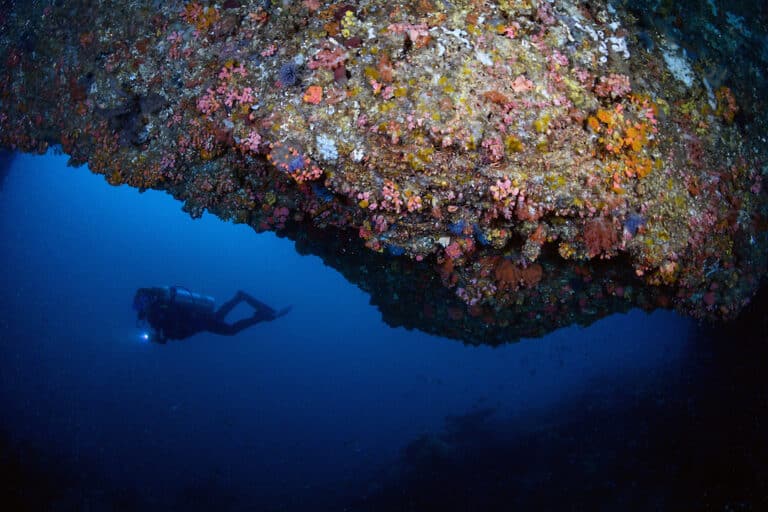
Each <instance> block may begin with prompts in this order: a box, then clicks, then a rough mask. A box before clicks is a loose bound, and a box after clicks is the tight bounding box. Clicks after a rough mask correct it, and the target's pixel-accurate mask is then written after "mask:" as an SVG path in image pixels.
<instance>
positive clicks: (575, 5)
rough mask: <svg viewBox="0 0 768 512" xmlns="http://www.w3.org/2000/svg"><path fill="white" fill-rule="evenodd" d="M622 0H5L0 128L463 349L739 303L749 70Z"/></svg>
mask: <svg viewBox="0 0 768 512" xmlns="http://www.w3.org/2000/svg"><path fill="white" fill-rule="evenodd" d="M662 4H664V5H666V4H665V3H662ZM628 8H630V7H625V6H623V5H622V4H621V3H620V2H619V3H616V4H615V5H614V4H611V3H607V2H602V1H597V2H590V3H587V4H585V3H583V2H577V1H575V0H563V1H558V2H550V1H546V0H502V1H498V2H491V1H482V0H457V1H454V2H450V3H449V2H442V1H440V0H421V1H419V2H399V1H395V2H381V1H378V0H361V1H359V2H350V3H344V2H327V1H320V0H304V1H301V2H299V1H289V2H259V1H249V0H227V1H225V2H203V1H190V2H181V1H169V2H162V3H160V4H149V3H146V2H138V1H133V2H131V1H129V2H116V1H108V0H100V1H95V2H77V1H73V2H64V3H56V2H55V3H53V4H52V5H46V6H36V5H27V6H15V7H14V8H13V9H12V10H10V11H8V12H7V13H5V14H3V15H2V18H0V24H1V26H2V31H1V32H0V49H1V50H2V51H0V55H3V56H4V58H3V61H2V62H0V145H1V146H3V147H5V148H9V149H16V150H22V151H37V152H44V151H46V150H47V149H49V147H51V146H54V145H56V148H60V150H61V151H63V152H65V153H67V154H68V155H70V156H71V163H72V164H73V165H80V164H88V166H89V168H90V169H91V171H93V172H95V173H99V174H102V175H104V176H105V178H106V179H107V180H108V181H109V183H111V184H115V185H117V184H128V185H130V186H133V187H137V188H140V189H149V188H152V189H159V190H165V191H168V192H169V193H171V194H173V196H174V197H176V198H178V199H179V200H181V201H183V202H184V209H185V210H186V211H187V212H189V213H190V215H193V216H199V215H201V214H202V213H203V211H209V212H211V213H213V214H216V215H218V216H220V217H221V218H223V219H226V220H232V221H234V222H239V223H248V224H250V225H251V226H253V228H254V229H255V230H257V231H263V230H276V231H278V232H279V233H282V234H284V235H286V236H290V237H292V238H293V239H295V240H297V244H299V245H302V246H304V247H305V248H306V247H311V250H312V251H313V252H315V253H318V254H323V255H324V257H325V258H326V260H327V261H332V263H331V264H333V265H334V266H335V267H336V268H338V269H339V270H340V271H341V272H342V273H344V274H345V275H346V276H347V277H348V278H350V279H351V280H352V281H354V282H357V283H358V284H360V286H362V287H364V288H365V289H367V290H368V291H369V292H370V293H371V294H372V295H373V296H374V302H376V303H377V304H378V305H379V307H380V308H381V309H382V311H383V313H384V315H385V318H387V319H388V321H390V322H391V323H394V324H402V325H407V326H409V327H415V328H420V329H424V330H427V331H429V332H436V333H439V334H443V335H448V336H452V337H456V338H459V339H463V340H465V341H472V342H489V343H497V342H500V341H506V340H511V339H514V338H516V337H519V336H532V335H539V334H542V333H544V332H546V331H547V330H550V329H553V328H556V327H558V326H560V325H566V324H567V323H570V322H582V323H587V322H590V321H592V320H594V319H595V318H597V317H599V316H601V315H604V314H608V313H610V312H611V311H622V310H626V309H629V308H631V307H638V306H639V307H643V308H645V309H649V310H650V309H653V308H657V307H664V308H675V309H677V310H678V311H681V312H683V313H685V314H688V315H692V316H694V317H696V318H701V319H710V320H722V319H726V320H728V319H732V318H735V316H736V315H737V314H738V312H739V311H740V310H741V309H742V308H743V306H744V305H745V304H747V303H748V301H749V299H750V297H751V296H752V295H753V294H754V292H755V290H756V289H757V287H758V285H759V282H760V280H761V278H762V277H763V276H764V274H765V270H766V254H768V251H766V244H767V243H768V240H767V239H766V230H765V225H766V215H767V214H768V211H767V210H766V205H767V203H766V195H765V192H764V191H763V187H762V180H763V178H764V175H765V174H766V173H768V164H767V163H766V162H768V160H767V159H766V152H767V151H768V149H767V147H768V144H767V143H766V138H765V133H766V128H767V127H766V108H765V107H766V104H765V102H766V98H765V95H764V93H765V91H766V87H765V85H764V83H763V82H761V81H760V80H759V78H760V77H759V76H758V75H759V72H758V71H755V70H754V69H753V68H752V67H748V66H744V67H743V68H742V69H741V70H738V69H737V70H730V71H729V73H730V75H729V77H725V78H724V75H723V72H722V71H720V70H721V68H722V66H721V63H722V62H725V61H727V60H728V59H730V58H732V56H731V55H730V54H726V53H723V52H725V51H726V50H727V49H726V48H723V45H719V43H718V44H711V45H709V47H706V44H707V41H701V42H700V44H701V45H702V47H703V48H705V49H704V50H699V53H701V54H704V52H705V51H706V52H707V53H706V59H705V58H703V57H699V58H694V57H692V56H691V55H690V50H689V48H686V47H685V46H684V44H685V42H686V41H687V40H686V39H685V38H683V37H677V36H679V34H680V31H681V30H683V29H684V28H685V27H681V26H680V25H682V23H683V22H682V20H680V21H679V22H678V21H677V20H675V21H674V23H671V24H670V27H671V28H668V27H666V26H665V25H664V23H663V20H665V19H670V18H674V16H675V13H668V12H662V11H663V9H665V8H664V7H658V6H657V10H656V11H653V10H652V9H651V8H650V7H649V8H648V9H646V10H643V9H638V7H637V6H636V5H633V6H632V7H631V8H632V9H634V10H633V11H628V10H626V9H628ZM701 16H702V19H708V20H709V21H708V22H707V23H710V25H711V26H712V27H713V30H721V31H725V30H726V29H728V27H730V30H732V31H733V30H735V29H734V27H735V24H734V20H739V22H740V23H741V24H743V23H744V20H743V19H740V18H734V16H736V15H735V14H733V13H731V16H730V17H726V15H725V14H723V13H720V14H719V15H718V14H713V13H708V12H705V13H703V14H702V15H701ZM707 16H708V18H707ZM651 19H652V20H654V24H653V26H651V25H650V23H649V22H648V20H651ZM659 20H661V21H659ZM759 20H760V23H762V22H763V21H764V20H763V19H762V18H759ZM691 23H693V22H691ZM702 23H704V22H702ZM755 24H758V21H755ZM718 27H719V28H718ZM764 28H765V27H761V26H756V25H752V26H751V27H749V30H746V31H745V30H744V29H741V30H740V31H739V34H738V37H740V38H742V40H746V39H745V38H752V39H749V40H754V41H761V39H760V37H762V36H761V33H763V32H764ZM675 30H677V32H675ZM707 30H709V28H707ZM701 33H702V34H704V35H705V36H704V38H705V39H706V34H708V33H709V32H706V31H702V32H701ZM676 37H677V38H676ZM734 37H736V36H734ZM756 44H759V43H756ZM743 47H744V45H742V46H734V49H733V50H734V51H738V49H739V48H743ZM718 52H720V53H718ZM755 58H760V57H759V56H756V57H755ZM739 73H742V74H741V75H739ZM729 78H730V79H729ZM739 79H740V80H739ZM763 80H764V79H763ZM750 85H751V86H750ZM337 240H343V241H344V245H341V246H339V245H337V243H335V242H336V241H337ZM310 241H311V242H310ZM328 247H334V248H337V249H338V250H339V252H340V254H336V255H333V254H330V253H329V252H328V250H327V248H328ZM379 268H384V269H385V272H384V274H381V273H380V270H378V269H379ZM363 271H364V272H363ZM369 271H370V272H372V273H374V274H376V273H377V272H378V273H379V275H377V276H376V277H373V276H371V275H367V272H369ZM365 283H367V284H365ZM387 294H394V296H395V297H397V302H398V303H399V304H394V303H392V300H391V299H390V298H387V297H388V295H387Z"/></svg>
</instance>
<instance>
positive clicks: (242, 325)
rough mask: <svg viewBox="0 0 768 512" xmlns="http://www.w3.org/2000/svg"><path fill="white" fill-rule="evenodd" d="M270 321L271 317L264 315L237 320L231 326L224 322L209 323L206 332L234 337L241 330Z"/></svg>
mask: <svg viewBox="0 0 768 512" xmlns="http://www.w3.org/2000/svg"><path fill="white" fill-rule="evenodd" d="M271 319H272V316H267V315H266V314H264V315H256V314H254V315H253V316H251V317H248V318H243V319H242V320H238V321H237V322H235V323H233V324H228V323H226V322H221V321H218V322H211V324H210V325H209V326H208V328H207V329H206V330H207V331H208V332H212V333H214V334H221V335H222V336H234V335H235V334H237V333H239V332H240V331H242V330H243V329H247V328H249V327H251V326H252V325H256V324H258V323H259V322H263V321H265V320H271Z"/></svg>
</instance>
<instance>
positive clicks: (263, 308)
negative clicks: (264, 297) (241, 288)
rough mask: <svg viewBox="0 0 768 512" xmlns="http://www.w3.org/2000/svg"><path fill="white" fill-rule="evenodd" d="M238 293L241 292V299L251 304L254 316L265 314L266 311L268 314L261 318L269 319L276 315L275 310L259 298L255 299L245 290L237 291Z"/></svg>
mask: <svg viewBox="0 0 768 512" xmlns="http://www.w3.org/2000/svg"><path fill="white" fill-rule="evenodd" d="M238 293H239V294H241V297H242V300H244V301H245V302H247V303H248V305H249V306H251V307H252V308H253V309H254V313H253V316H254V317H257V316H260V315H265V314H267V313H268V314H269V315H268V316H267V317H265V318H263V320H269V319H271V318H272V317H274V316H275V315H277V311H275V310H274V309H272V308H271V307H269V306H267V305H266V304H264V303H263V302H261V301H260V300H257V299H255V298H253V297H251V296H250V295H248V294H247V293H245V292H238Z"/></svg>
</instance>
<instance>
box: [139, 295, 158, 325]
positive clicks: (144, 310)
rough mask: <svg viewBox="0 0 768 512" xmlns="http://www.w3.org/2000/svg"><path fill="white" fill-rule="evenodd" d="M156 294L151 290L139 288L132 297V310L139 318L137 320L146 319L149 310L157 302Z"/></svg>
mask: <svg viewBox="0 0 768 512" xmlns="http://www.w3.org/2000/svg"><path fill="white" fill-rule="evenodd" d="M157 298H158V297H157V294H156V293H155V291H154V289H153V288H139V289H138V290H136V295H134V296H133V309H134V311H136V313H137V315H138V316H139V320H144V319H146V318H147V314H148V312H149V309H150V308H151V307H152V304H154V303H155V301H156V300H157Z"/></svg>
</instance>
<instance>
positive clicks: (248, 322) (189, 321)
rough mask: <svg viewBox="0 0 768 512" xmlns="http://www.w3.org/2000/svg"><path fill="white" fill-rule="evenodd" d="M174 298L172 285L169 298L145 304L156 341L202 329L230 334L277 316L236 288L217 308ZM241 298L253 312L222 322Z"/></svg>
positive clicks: (173, 338) (182, 337)
mask: <svg viewBox="0 0 768 512" xmlns="http://www.w3.org/2000/svg"><path fill="white" fill-rule="evenodd" d="M174 298H175V289H174V288H171V298H170V300H168V301H155V302H153V303H152V304H150V305H149V307H148V308H147V311H146V319H147V321H148V322H149V325H151V326H152V327H153V328H154V329H155V332H156V335H157V336H156V340H155V341H158V342H159V343H165V342H166V341H167V340H169V339H170V340H182V339H185V338H189V337H190V336H192V335H193V334H197V333H199V332H203V331H208V332H212V333H214V334H221V335H224V336H233V335H235V334H237V333H239V332H240V331H242V330H243V329H247V328H248V327H251V326H252V325H254V324H257V323H259V322H264V321H267V320H274V319H275V318H277V317H278V313H277V312H276V311H275V310H274V309H272V308H271V307H269V306H267V305H266V304H264V303H263V302H261V301H258V300H256V299H255V298H253V297H251V296H250V295H248V294H247V293H244V292H237V294H236V295H235V296H234V297H232V298H231V299H230V300H228V301H227V302H225V303H224V304H222V306H221V307H220V308H219V309H218V310H217V311H200V310H199V309H197V308H192V307H189V305H188V304H185V303H182V302H176V301H175V300H174ZM241 302H247V303H248V305H250V306H251V307H252V308H253V309H254V313H253V315H252V316H250V317H247V318H243V319H242V320H238V321H237V322H235V323H232V324H228V323H227V322H225V320H224V319H225V317H226V316H227V315H228V314H229V313H230V311H232V310H233V309H234V308H235V306H237V305H238V304H240V303H241Z"/></svg>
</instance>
